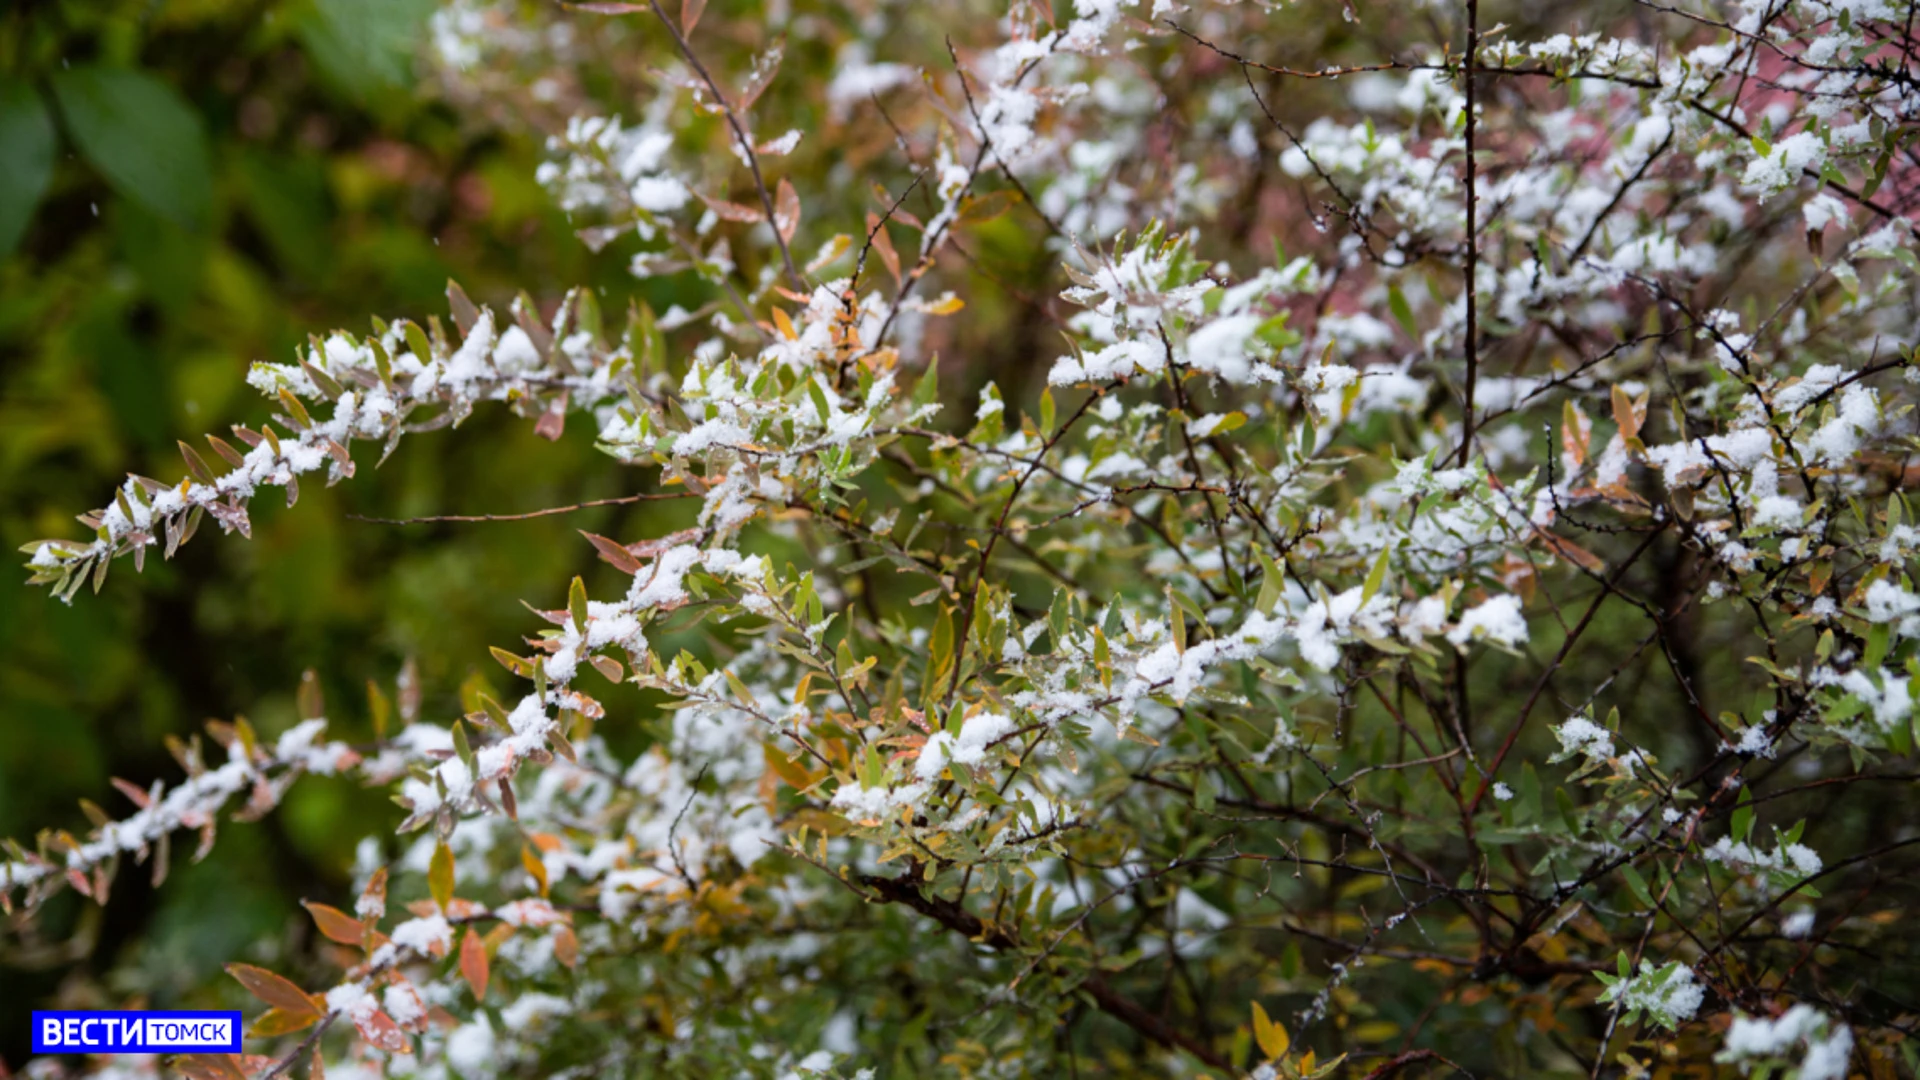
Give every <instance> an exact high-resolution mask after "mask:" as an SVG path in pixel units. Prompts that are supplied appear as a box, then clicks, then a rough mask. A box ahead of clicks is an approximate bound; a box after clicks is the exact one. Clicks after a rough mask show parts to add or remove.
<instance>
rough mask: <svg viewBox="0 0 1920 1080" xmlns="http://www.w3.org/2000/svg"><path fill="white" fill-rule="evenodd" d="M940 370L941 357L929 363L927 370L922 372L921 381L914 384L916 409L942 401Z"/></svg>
mask: <svg viewBox="0 0 1920 1080" xmlns="http://www.w3.org/2000/svg"><path fill="white" fill-rule="evenodd" d="M939 369H940V358H939V357H937V356H936V357H934V358H933V359H932V360H929V361H927V370H926V371H924V372H921V374H920V378H919V380H918V381H917V382H915V383H914V384H913V405H914V407H915V408H919V407H920V406H922V405H931V404H933V403H934V402H936V401H938V400H940V372H939Z"/></svg>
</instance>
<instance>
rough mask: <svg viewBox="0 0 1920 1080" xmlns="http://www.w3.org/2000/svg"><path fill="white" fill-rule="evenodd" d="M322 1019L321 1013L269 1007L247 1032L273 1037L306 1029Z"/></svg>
mask: <svg viewBox="0 0 1920 1080" xmlns="http://www.w3.org/2000/svg"><path fill="white" fill-rule="evenodd" d="M319 1019H320V1014H319V1013H311V1012H309V1013H292V1012H288V1011H287V1010H285V1009H268V1010H267V1011H266V1012H263V1013H261V1014H260V1019H258V1020H255V1021H254V1022H253V1026H252V1027H251V1028H248V1029H247V1034H248V1035H252V1036H255V1037H257V1038H263V1039H264V1038H271V1037H273V1036H275V1035H288V1034H291V1033H293V1032H296V1031H304V1030H306V1029H307V1028H310V1027H312V1026H313V1025H314V1023H315V1022H316V1021H318V1020H319Z"/></svg>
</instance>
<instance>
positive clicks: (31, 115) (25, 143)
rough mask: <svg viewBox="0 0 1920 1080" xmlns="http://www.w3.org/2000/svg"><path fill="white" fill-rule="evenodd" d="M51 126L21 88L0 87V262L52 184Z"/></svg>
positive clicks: (29, 90) (35, 98)
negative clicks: (2, 166)
mask: <svg viewBox="0 0 1920 1080" xmlns="http://www.w3.org/2000/svg"><path fill="white" fill-rule="evenodd" d="M53 155H54V134H53V120H52V119H50V118H49V117H48V116H47V106H46V103H45V102H42V101H41V100H40V95H39V94H36V93H34V90H33V87H31V86H29V85H27V84H26V83H24V82H0V161H4V162H6V163H7V165H6V168H4V169H0V257H4V256H6V255H8V254H10V253H11V252H12V251H13V246H14V245H15V244H17V243H19V242H20V237H21V236H23V235H25V233H26V231H27V222H29V221H31V220H33V208H34V206H35V205H36V204H38V203H39V202H40V196H42V195H44V194H46V192H47V183H48V181H50V180H52V179H53Z"/></svg>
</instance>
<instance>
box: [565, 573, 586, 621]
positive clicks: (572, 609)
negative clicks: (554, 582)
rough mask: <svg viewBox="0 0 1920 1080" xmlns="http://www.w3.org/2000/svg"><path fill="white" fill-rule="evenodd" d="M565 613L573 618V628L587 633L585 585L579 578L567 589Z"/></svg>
mask: <svg viewBox="0 0 1920 1080" xmlns="http://www.w3.org/2000/svg"><path fill="white" fill-rule="evenodd" d="M567 613H568V614H570V615H571V616H573V628H574V629H575V630H577V631H579V632H580V633H582V634H584V633H586V632H587V583H586V582H584V581H582V580H580V579H579V578H577V577H576V578H574V579H573V584H572V585H571V586H569V587H568V588H567Z"/></svg>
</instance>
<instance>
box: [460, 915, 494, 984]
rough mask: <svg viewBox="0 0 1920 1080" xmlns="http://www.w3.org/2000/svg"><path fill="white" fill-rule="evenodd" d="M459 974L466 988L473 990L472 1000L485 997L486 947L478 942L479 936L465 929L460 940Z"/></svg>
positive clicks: (468, 928) (469, 929)
mask: <svg viewBox="0 0 1920 1080" xmlns="http://www.w3.org/2000/svg"><path fill="white" fill-rule="evenodd" d="M460 974H461V976H462V977H464V978H465V979H466V980H467V986H468V987H470V988H471V989H472V990H473V999H474V1000H475V1001H479V1000H480V999H481V998H484V997H486V996H487V947H486V945H484V944H482V943H481V941H480V935H479V934H476V933H474V932H473V927H471V926H469V927H467V933H466V936H465V937H462V938H461V939H460Z"/></svg>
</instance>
